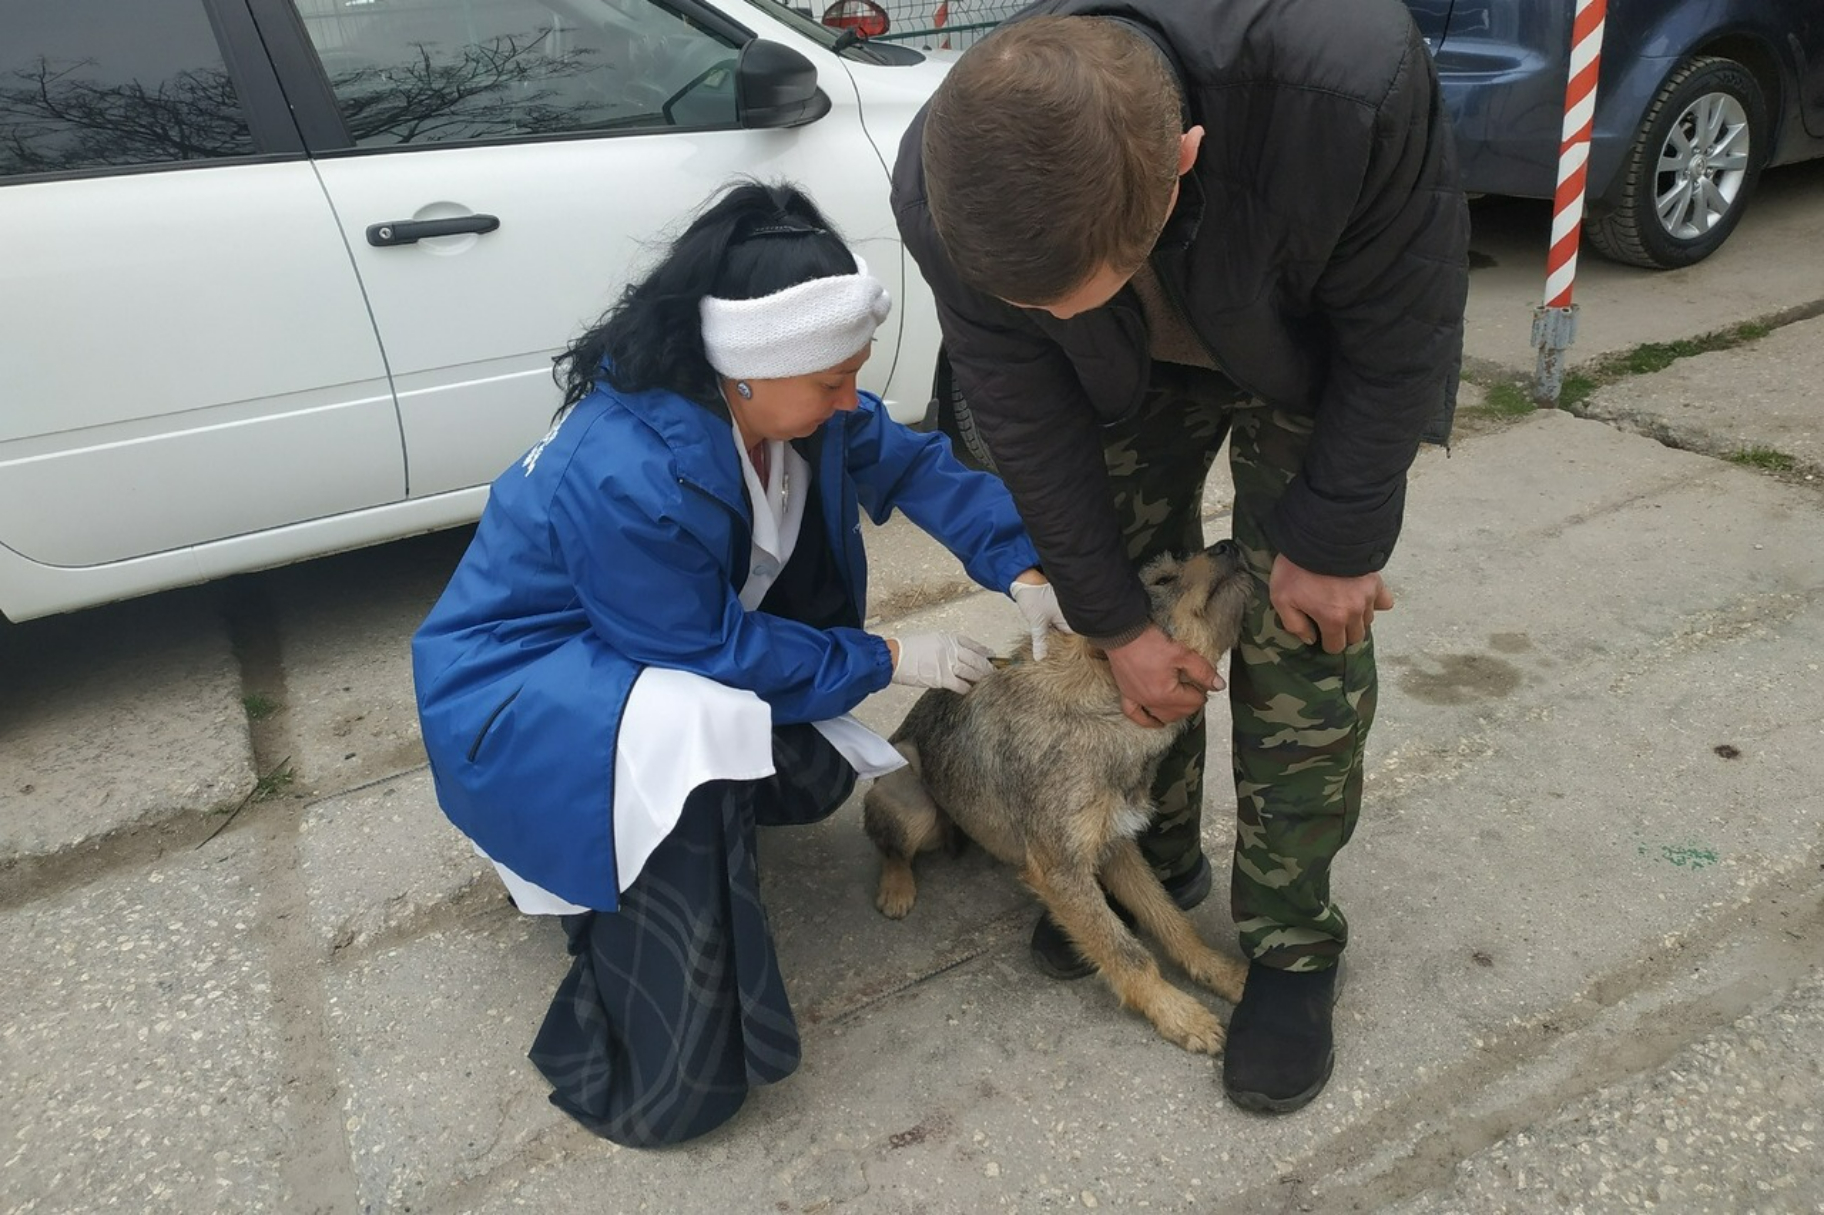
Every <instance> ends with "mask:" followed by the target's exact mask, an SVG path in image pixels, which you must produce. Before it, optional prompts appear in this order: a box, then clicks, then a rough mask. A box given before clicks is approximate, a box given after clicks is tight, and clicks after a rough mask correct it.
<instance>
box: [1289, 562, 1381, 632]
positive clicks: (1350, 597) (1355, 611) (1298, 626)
mask: <svg viewBox="0 0 1824 1215" xmlns="http://www.w3.org/2000/svg"><path fill="white" fill-rule="evenodd" d="M1267 597H1268V599H1269V600H1271V601H1272V604H1273V610H1274V611H1276V612H1278V613H1279V623H1280V627H1281V628H1283V629H1285V630H1286V632H1288V633H1290V634H1292V635H1293V636H1294V637H1296V638H1298V639H1299V640H1300V641H1302V642H1304V643H1305V644H1306V645H1316V644H1318V642H1319V641H1322V642H1323V646H1324V653H1326V654H1340V653H1342V652H1343V648H1344V647H1345V646H1351V645H1354V644H1355V643H1356V642H1358V641H1360V640H1361V639H1362V638H1364V637H1366V636H1367V635H1368V626H1370V625H1372V624H1373V623H1374V614H1375V613H1376V612H1385V611H1387V610H1388V609H1389V608H1391V607H1392V606H1393V592H1391V591H1389V590H1388V589H1387V584H1386V583H1384V582H1382V581H1381V576H1380V575H1379V574H1360V575H1357V576H1355V577H1352V578H1338V577H1334V576H1332V575H1329V574H1314V573H1312V572H1311V571H1310V570H1308V569H1305V568H1303V567H1302V566H1299V565H1294V564H1293V563H1292V562H1290V561H1288V560H1286V558H1285V557H1284V556H1279V557H1275V558H1274V559H1273V573H1272V576H1271V579H1270V580H1269V582H1268V584H1267Z"/></svg>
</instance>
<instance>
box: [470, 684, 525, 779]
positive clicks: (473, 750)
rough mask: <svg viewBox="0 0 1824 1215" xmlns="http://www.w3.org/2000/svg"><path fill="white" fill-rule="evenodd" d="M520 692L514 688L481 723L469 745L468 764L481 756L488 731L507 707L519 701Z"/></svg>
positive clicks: (519, 689)
mask: <svg viewBox="0 0 1824 1215" xmlns="http://www.w3.org/2000/svg"><path fill="white" fill-rule="evenodd" d="M522 691H524V689H523V688H514V689H513V691H512V692H511V693H509V694H508V696H507V698H506V699H505V700H503V701H501V702H500V703H499V704H497V705H495V706H494V711H493V712H492V713H490V714H488V719H487V720H486V721H484V722H482V723H481V729H479V730H477V731H476V732H475V741H474V742H472V743H470V744H469V754H468V760H469V762H470V763H474V762H475V757H476V756H477V755H479V754H481V744H482V743H484V742H486V741H487V739H488V731H490V730H492V729H493V728H494V723H495V722H497V721H499V720H500V715H501V714H502V713H505V712H506V711H507V706H508V705H510V704H512V703H513V702H514V701H515V700H518V699H519V694H520V692H522Z"/></svg>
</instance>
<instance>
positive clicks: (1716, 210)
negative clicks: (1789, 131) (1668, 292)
mask: <svg viewBox="0 0 1824 1215" xmlns="http://www.w3.org/2000/svg"><path fill="white" fill-rule="evenodd" d="M1769 132H1770V124H1769V122H1768V119H1767V100H1766V98H1765V97H1764V96H1763V95H1762V92H1761V86H1760V83H1759V82H1758V81H1756V80H1755V78H1754V74H1753V73H1752V72H1750V71H1749V70H1748V69H1747V68H1745V67H1743V66H1742V65H1741V64H1739V63H1737V62H1736V61H1735V60H1733V59H1723V58H1719V57H1715V56H1703V57H1699V58H1696V59H1691V60H1687V61H1686V62H1685V63H1683V64H1680V65H1679V67H1678V69H1677V70H1676V71H1674V72H1673V73H1672V75H1671V76H1669V77H1668V78H1667V79H1666V83H1665V84H1664V85H1662V86H1660V90H1659V92H1658V94H1657V95H1655V96H1654V98H1653V104H1652V105H1650V106H1648V107H1647V116H1646V118H1645V119H1644V120H1643V121H1642V122H1641V126H1640V132H1639V134H1637V135H1636V136H1635V138H1634V146H1633V147H1632V148H1630V149H1629V151H1628V155H1627V159H1626V160H1625V161H1624V162H1623V164H1622V174H1621V182H1620V185H1619V186H1618V187H1617V190H1616V193H1615V194H1614V195H1613V196H1612V199H1611V201H1612V206H1611V209H1610V210H1609V211H1608V213H1607V214H1605V215H1603V216H1601V217H1600V218H1597V219H1593V220H1591V221H1590V222H1589V223H1588V224H1586V225H1585V226H1584V234H1585V235H1586V236H1587V237H1589V240H1590V243H1591V244H1592V245H1593V246H1595V248H1596V251H1597V252H1599V253H1601V254H1602V255H1603V256H1605V257H1608V258H1612V259H1613V260H1615V261H1618V262H1625V263H1627V264H1628V265H1631V266H1644V267H1646V268H1648V269H1652V270H1673V269H1677V268H1678V267H1680V266H1689V265H1693V264H1695V263H1697V262H1700V261H1702V260H1703V259H1704V258H1706V257H1709V256H1710V255H1711V254H1712V253H1714V252H1716V250H1717V248H1718V247H1719V246H1721V245H1722V243H1723V242H1724V241H1725V240H1727V239H1728V238H1729V234H1730V233H1731V232H1733V231H1734V230H1735V225H1736V224H1737V223H1738V222H1740V220H1741V218H1742V212H1743V211H1745V210H1746V209H1747V207H1748V199H1749V197H1750V195H1752V194H1753V193H1754V187H1755V183H1756V182H1758V181H1759V180H1760V176H1761V165H1762V164H1763V163H1764V162H1765V161H1766V159H1767V152H1768V140H1769ZM1719 153H1721V155H1720V156H1719Z"/></svg>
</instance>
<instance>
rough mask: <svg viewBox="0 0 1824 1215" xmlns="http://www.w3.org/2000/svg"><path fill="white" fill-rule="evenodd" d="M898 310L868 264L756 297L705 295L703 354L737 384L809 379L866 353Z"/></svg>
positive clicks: (857, 262)
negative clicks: (793, 378)
mask: <svg viewBox="0 0 1824 1215" xmlns="http://www.w3.org/2000/svg"><path fill="white" fill-rule="evenodd" d="M892 310H893V300H892V297H891V296H889V295H888V294H887V289H886V287H885V286H883V285H882V284H881V281H880V280H879V279H877V278H875V277H874V276H873V275H871V274H869V273H868V264H867V263H866V262H864V261H862V260H861V259H860V258H859V257H858V258H856V259H855V273H854V274H839V275H832V276H831V277H828V278H814V279H810V280H809V281H807V282H802V283H799V284H798V285H797V286H795V287H787V288H786V289H785V290H784V291H775V292H773V293H772V294H771V295H763V296H761V297H760V298H759V299H753V300H725V299H721V298H719V297H717V296H713V295H706V296H704V297H703V299H702V302H701V303H700V304H699V305H698V312H699V313H700V315H701V316H702V319H703V353H704V354H706V355H707V356H709V365H710V366H711V367H714V368H715V369H716V371H717V372H718V373H720V374H722V375H725V376H727V377H728V378H729V379H731V380H776V379H782V378H784V377H786V376H795V375H809V374H811V373H812V372H814V371H824V370H827V369H828V368H831V367H834V366H836V365H837V364H838V363H840V362H842V361H843V360H844V359H846V358H848V357H850V356H851V355H854V354H858V353H860V352H861V348H862V347H863V346H866V345H867V344H868V341H869V339H871V338H872V337H873V336H874V331H875V330H876V329H878V328H879V327H880V323H881V322H882V321H884V320H886V319H887V313H889V312H891V311H892Z"/></svg>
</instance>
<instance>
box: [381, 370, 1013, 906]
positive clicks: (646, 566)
mask: <svg viewBox="0 0 1824 1215" xmlns="http://www.w3.org/2000/svg"><path fill="white" fill-rule="evenodd" d="M801 450H806V451H809V452H811V453H813V454H814V456H815V460H816V466H815V471H814V474H813V480H814V483H815V489H816V491H817V493H818V495H819V501H820V503H821V506H822V510H823V518H824V523H825V527H826V528H827V539H828V542H829V545H830V550H831V552H832V553H833V554H834V555H835V561H836V564H837V566H838V568H839V572H840V575H841V578H842V580H843V583H844V585H845V587H846V588H847V591H848V595H849V599H850V602H851V603H852V604H853V605H854V606H855V611H854V614H853V617H854V622H855V624H856V625H859V624H860V623H861V620H862V611H861V608H862V605H864V604H865V603H866V602H867V561H866V557H865V555H864V554H863V552H862V542H861V520H860V513H859V512H860V511H861V510H866V511H867V512H868V516H869V518H871V519H873V520H874V521H875V522H876V523H882V522H885V521H886V519H887V518H888V516H890V515H891V514H892V513H893V511H894V510H895V509H898V510H901V511H904V512H905V514H906V516H907V517H908V518H910V519H911V520H912V522H913V523H915V524H917V525H918V526H919V527H921V528H923V529H924V530H925V531H926V532H928V533H930V534H931V535H932V536H934V537H935V538H936V539H938V540H939V541H940V542H942V543H943V544H944V545H945V547H947V548H948V549H949V550H950V551H951V552H952V553H954V554H955V555H956V556H957V558H958V559H959V560H960V561H961V562H962V564H963V566H964V568H965V569H966V570H967V571H968V573H969V576H970V577H971V578H973V579H974V580H975V581H976V582H978V583H980V584H981V585H982V586H984V587H988V588H990V589H993V590H997V591H1001V592H1003V593H1005V592H1006V590H1007V587H1008V586H1009V584H1010V583H1012V581H1013V580H1014V578H1015V576H1017V575H1018V574H1019V573H1020V572H1021V571H1022V570H1026V569H1029V568H1031V567H1032V566H1035V565H1037V564H1038V553H1037V552H1036V550H1035V549H1034V548H1033V546H1032V542H1031V541H1030V540H1029V539H1028V538H1027V536H1026V531H1025V529H1024V527H1023V526H1022V525H1021V523H1020V520H1019V516H1018V515H1017V513H1016V512H1015V510H1014V506H1013V501H1012V499H1011V497H1010V496H1009V495H1008V493H1007V491H1006V489H1005V488H1004V487H1003V486H1002V485H1001V483H1000V482H999V481H998V480H997V479H995V478H994V477H992V476H989V475H987V474H984V473H978V472H973V471H971V470H969V469H966V468H964V467H963V466H962V464H960V463H959V462H958V461H957V460H956V458H955V457H954V456H953V455H952V454H951V452H950V446H949V441H948V440H947V439H945V438H944V437H943V436H941V435H937V434H920V433H917V432H915V431H912V430H910V429H908V428H907V427H905V426H902V425H900V424H899V423H897V422H894V421H893V420H892V419H890V418H889V417H888V416H887V415H886V413H885V411H884V410H883V409H882V407H881V404H880V401H879V399H878V398H876V397H874V396H872V395H870V394H867V393H863V394H862V395H861V407H860V408H859V409H857V410H855V411H853V412H848V413H838V414H836V415H835V416H834V417H832V418H831V419H830V420H829V421H828V422H826V423H825V424H824V426H823V428H822V431H821V435H820V438H819V439H818V441H815V442H811V443H809V444H806V445H804V446H803V447H801ZM751 528H752V516H751V514H750V508H749V506H748V503H747V498H746V494H745V492H744V491H743V487H742V480H741V461H740V457H739V454H738V453H737V451H736V448H735V441H734V437H733V435H732V433H731V431H730V428H729V424H728V422H727V421H726V420H724V419H723V418H720V417H718V416H716V415H715V414H713V413H711V412H710V411H708V410H707V409H704V408H703V407H702V406H700V405H696V404H693V403H691V402H690V401H688V400H686V399H684V398H683V397H680V396H677V395H675V394H672V393H668V392H661V391H653V392H646V393H636V394H625V395H623V394H620V393H617V392H615V391H613V390H612V389H610V388H609V387H608V386H607V385H606V384H601V385H598V387H597V388H596V390H595V392H594V393H592V394H591V395H590V396H588V397H586V398H585V399H584V400H582V401H581V402H579V403H578V404H577V406H576V408H575V409H573V410H571V411H570V413H569V414H567V415H566V416H565V417H564V419H563V420H562V421H561V422H560V423H559V424H558V425H556V426H554V427H553V428H552V430H551V432H550V433H549V434H547V435H546V436H545V438H544V439H543V440H542V441H540V442H539V443H538V444H537V445H536V446H534V447H533V448H532V450H531V451H529V452H528V453H527V454H526V455H525V457H524V458H523V459H522V460H520V462H519V463H517V464H515V465H514V466H513V467H511V468H509V469H508V470H507V471H506V472H505V473H503V474H502V475H501V476H500V477H499V479H497V480H496V481H495V482H494V485H493V489H492V491H491V494H490V497H489V499H488V505H487V508H486V509H485V510H484V512H483V513H482V517H481V522H480V525H479V526H478V527H477V529H476V533H475V538H474V540H473V542H472V543H471V544H470V546H469V549H468V551H467V553H466V554H465V555H464V556H463V559H462V561H461V563H460V564H459V565H458V566H457V569H456V572H455V574H454V575H453V576H452V577H451V579H450V583H449V585H448V587H446V588H445V590H444V592H443V595H442V596H441V597H440V598H439V599H438V601H437V603H436V605H435V606H434V607H433V608H432V609H431V612H430V615H429V616H428V617H427V618H426V619H425V621H424V623H423V624H422V625H421V626H420V627H419V629H418V631H417V633H416V634H415V635H414V636H413V638H412V672H413V679H414V683H415V688H416V693H417V700H418V714H419V721H420V724H421V726H422V729H423V734H424V745H425V750H426V751H427V752H428V753H429V755H430V761H431V774H432V778H433V780H434V781H435V784H436V789H437V798H438V801H439V803H440V804H441V805H442V807H443V810H444V813H445V814H447V815H448V816H449V819H450V821H451V822H453V823H454V824H455V825H456V826H457V827H458V828H459V829H461V830H462V831H463V833H464V834H466V835H468V836H469V837H470V838H471V839H473V840H474V841H475V842H476V843H477V844H479V845H480V846H481V848H482V849H483V850H484V851H485V852H486V853H487V854H488V856H489V857H491V858H492V859H494V860H496V861H499V862H500V863H501V864H503V865H505V866H507V868H509V869H511V870H513V871H514V872H515V873H517V874H519V875H520V876H521V877H524V878H526V879H527V880H529V881H531V882H534V883H536V884H538V885H540V886H542V887H544V888H545V889H546V890H549V891H551V892H552V893H554V894H556V895H558V896H560V897H561V898H564V899H567V900H569V901H570V902H573V903H577V904H580V905H583V906H587V907H594V908H598V909H601V910H613V909H614V908H615V907H616V906H617V905H618V903H619V898H620V894H619V891H620V882H619V880H618V876H617V872H616V869H615V856H614V830H613V820H612V809H613V805H614V758H615V740H616V737H617V735H618V734H619V730H620V721H621V714H622V711H623V709H624V708H625V706H626V702H627V696H628V693H629V692H630V691H631V690H632V688H633V682H634V679H635V678H636V677H637V676H638V675H639V673H640V671H641V669H642V668H644V667H647V666H660V667H670V668H675V669H679V670H684V671H690V672H693V673H695V674H698V675H702V676H704V677H706V678H708V679H712V680H715V681H716V682H718V683H722V684H725V685H728V686H730V687H736V688H745V689H747V690H749V691H751V692H753V693H755V694H756V695H758V696H759V697H760V698H761V699H762V700H764V701H765V702H767V704H768V705H770V706H771V708H772V711H773V720H774V722H775V723H778V724H782V725H783V724H790V723H794V722H807V721H818V720H822V719H824V718H829V717H835V716H838V715H840V714H842V713H846V712H848V711H849V710H851V709H853V708H854V707H855V706H856V705H857V704H859V703H860V702H861V701H862V700H863V699H864V698H865V697H867V696H868V695H869V694H870V693H873V692H876V691H879V690H880V689H881V688H884V687H886V686H887V684H888V682H889V679H890V677H891V675H892V664H891V660H890V658H889V656H888V653H887V647H886V643H885V642H884V641H882V640H881V639H880V638H879V637H876V636H873V635H870V634H868V633H865V632H863V631H862V630H861V629H860V628H859V627H854V628H842V627H838V628H832V629H827V630H820V629H815V628H811V627H810V626H808V625H805V624H801V623H799V622H797V621H792V620H786V619H783V618H781V617H778V616H772V615H767V614H764V613H761V612H747V611H744V610H743V609H742V607H741V603H740V600H739V598H738V595H739V592H740V588H741V586H742V584H743V583H744V582H745V581H746V580H747V574H748V560H749V557H750V555H751V551H752V539H751ZM808 540H809V537H801V538H800V543H804V542H806V541H808Z"/></svg>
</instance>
